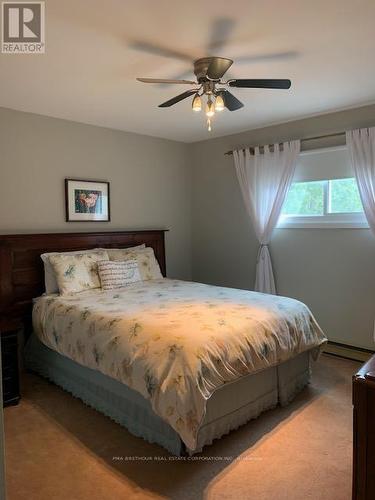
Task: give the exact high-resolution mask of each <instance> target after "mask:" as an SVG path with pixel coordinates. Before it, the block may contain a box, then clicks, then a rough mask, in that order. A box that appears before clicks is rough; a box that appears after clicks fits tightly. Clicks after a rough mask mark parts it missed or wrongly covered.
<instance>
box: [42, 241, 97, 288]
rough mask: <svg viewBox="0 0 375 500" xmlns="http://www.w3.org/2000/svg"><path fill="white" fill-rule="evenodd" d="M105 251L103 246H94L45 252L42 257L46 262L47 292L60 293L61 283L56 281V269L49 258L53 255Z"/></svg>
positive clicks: (45, 281)
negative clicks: (88, 248)
mask: <svg viewBox="0 0 375 500" xmlns="http://www.w3.org/2000/svg"><path fill="white" fill-rule="evenodd" d="M101 251H105V249H103V248H92V249H91V250H75V251H73V252H49V253H43V254H42V255H41V256H40V258H41V259H42V261H43V263H44V285H45V288H46V293H47V294H50V293H59V285H58V284H57V281H56V276H55V271H54V269H53V267H52V264H51V262H50V260H49V258H50V257H51V255H80V254H83V253H96V252H101Z"/></svg>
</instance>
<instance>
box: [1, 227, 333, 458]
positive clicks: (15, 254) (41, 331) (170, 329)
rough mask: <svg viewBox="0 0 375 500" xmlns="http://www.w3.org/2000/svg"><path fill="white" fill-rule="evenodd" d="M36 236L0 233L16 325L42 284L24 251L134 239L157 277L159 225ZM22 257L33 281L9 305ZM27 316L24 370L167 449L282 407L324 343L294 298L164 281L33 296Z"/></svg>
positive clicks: (191, 448) (191, 449)
mask: <svg viewBox="0 0 375 500" xmlns="http://www.w3.org/2000/svg"><path fill="white" fill-rule="evenodd" d="M4 238H5V240H6V241H5V242H4ZM61 239H63V242H61ZM40 240H41V237H40V235H29V236H18V237H16V236H13V237H12V236H10V237H1V239H0V255H1V252H2V258H1V259H0V265H1V262H2V265H3V267H4V265H6V263H8V270H9V271H10V275H11V276H12V279H11V280H9V279H8V288H6V287H5V288H4V284H3V286H2V288H1V289H0V297H1V290H3V291H4V290H5V291H6V290H7V291H8V299H9V298H12V297H13V301H12V300H10V301H9V300H8V305H7V311H9V313H11V312H12V311H13V314H14V313H15V312H18V315H20V314H21V311H23V313H22V314H23V317H24V319H25V324H28V325H30V313H31V309H32V304H31V298H32V297H38V296H40V295H41V292H42V288H43V285H42V281H41V278H42V273H41V272H40V271H41V269H40V267H41V265H40V263H39V262H38V263H37V259H36V257H38V256H39V255H40V254H41V253H43V252H44V251H45V250H46V249H48V250H53V251H66V250H68V249H69V250H70V249H87V248H94V247H97V246H100V247H104V248H106V247H112V248H115V247H129V246H134V245H137V244H141V243H146V244H147V246H150V247H152V248H153V249H154V252H155V255H156V257H157V259H158V261H159V263H160V267H161V270H162V273H163V275H164V276H165V253H164V232H163V231H150V232H148V231H144V232H128V233H127V232H121V233H88V234H87V235H84V234H82V233H80V234H74V235H70V236H65V235H43V240H44V246H40ZM68 242H69V243H68ZM38 243H39V244H38ZM30 246H31V247H32V248H30ZM4 247H5V248H4ZM20 254H21V255H22V254H23V259H22V258H20V257H21V255H20ZM6 255H7V259H5V258H4V257H5V256H6ZM30 256H32V258H31V259H30ZM20 263H22V266H23V267H19V265H20ZM26 263H29V266H31V268H32V269H33V271H34V272H36V273H38V274H35V277H37V278H36V280H35V281H36V283H35V285H37V286H38V287H39V289H38V291H37V290H36V289H34V290H31V288H30V289H28V290H27V298H26V300H24V301H23V302H20V301H19V300H17V299H18V297H19V295H18V294H17V293H16V290H17V289H18V286H19V284H20V281H22V280H20V279H19V277H20V276H23V277H24V279H26V280H29V279H30V275H31V274H32V273H31V272H30V271H31V268H30V267H29V269H28V270H27V266H25V264H26ZM15 277H17V278H18V280H17V279H15ZM10 284H11V285H12V287H9V285H10ZM35 288H36V287H35ZM35 292H36V293H35ZM38 292H39V293H38ZM33 319H34V327H35V328H34V330H35V332H34V333H33V334H32V335H31V337H30V339H29V341H28V344H27V348H26V361H27V366H28V367H29V368H31V369H32V370H34V371H36V372H38V373H40V374H41V375H43V376H45V377H47V378H49V379H50V380H51V381H53V382H55V383H56V384H58V385H60V386H61V387H63V388H64V389H66V390H68V391H69V392H71V393H72V394H73V395H75V396H77V397H79V398H80V399H82V400H83V401H84V402H85V403H87V404H89V405H91V406H93V407H94V408H96V409H98V410H99V411H102V412H103V413H105V414H106V415H108V416H109V417H111V418H113V419H114V420H115V421H117V422H119V423H120V424H122V425H124V426H125V427H127V428H128V429H129V431H130V432H132V433H134V434H136V435H138V436H141V437H143V438H145V439H147V440H148V441H150V442H156V443H158V444H160V445H162V446H164V447H165V448H166V449H168V450H169V451H170V452H171V453H173V454H175V455H180V454H182V453H186V452H187V453H189V454H193V453H196V452H198V451H200V450H202V448H203V446H205V445H207V444H209V443H211V442H212V441H213V439H215V438H219V437H221V436H222V435H224V434H226V433H228V432H229V431H230V430H232V429H235V428H237V427H238V426H240V425H242V424H244V423H246V422H247V421H248V420H250V419H251V418H255V417H257V416H258V415H260V414H261V413H262V412H263V411H265V410H267V409H269V408H272V407H274V406H276V405H277V404H282V405H285V404H287V403H288V402H289V401H290V400H291V399H292V398H293V397H294V396H295V395H296V394H297V392H298V391H300V390H301V389H302V388H303V387H304V386H305V385H306V384H307V383H308V382H309V379H310V363H311V359H313V358H315V359H316V357H317V356H318V354H319V351H320V348H321V346H322V344H324V342H325V341H326V339H325V337H324V334H323V333H322V331H321V330H320V328H319V326H318V325H317V323H316V321H315V319H314V318H313V316H312V315H311V313H310V311H309V310H308V308H307V307H306V306H305V305H304V304H302V303H300V302H298V301H296V300H293V299H289V298H282V297H273V296H269V295H266V294H257V293H254V292H248V291H244V290H234V289H227V288H221V287H214V286H209V285H204V284H200V283H192V282H183V281H178V280H169V279H166V278H164V279H160V280H151V281H150V282H141V283H135V284H133V285H130V286H129V287H127V289H126V290H124V289H121V290H120V291H108V292H103V291H98V290H93V291H88V292H82V293H81V294H76V295H75V296H73V297H69V296H68V297H60V296H56V295H53V296H41V297H40V298H39V299H37V300H36V302H35V305H34V313H33ZM31 330H32V329H31Z"/></svg>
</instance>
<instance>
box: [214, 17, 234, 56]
mask: <svg viewBox="0 0 375 500" xmlns="http://www.w3.org/2000/svg"><path fill="white" fill-rule="evenodd" d="M235 24H236V21H235V20H234V19H231V18H229V17H219V18H217V19H215V20H214V22H213V24H212V29H211V35H210V40H209V42H208V45H207V49H208V50H207V54H213V53H214V52H219V51H220V50H221V49H222V48H223V47H224V46H225V45H226V44H227V43H228V41H229V39H230V38H231V35H232V33H233V29H234V26H235Z"/></svg>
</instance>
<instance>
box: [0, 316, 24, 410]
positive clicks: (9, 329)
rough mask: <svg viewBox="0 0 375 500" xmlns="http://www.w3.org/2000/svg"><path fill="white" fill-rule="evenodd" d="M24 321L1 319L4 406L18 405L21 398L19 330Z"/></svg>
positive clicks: (0, 336)
mask: <svg viewBox="0 0 375 500" xmlns="http://www.w3.org/2000/svg"><path fill="white" fill-rule="evenodd" d="M20 329H22V323H21V322H20V321H17V320H13V319H1V320H0V338H1V367H2V378H3V406H9V405H16V404H17V403H18V402H19V400H20V386H19V369H18V332H19V330H20Z"/></svg>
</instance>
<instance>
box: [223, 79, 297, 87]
mask: <svg viewBox="0 0 375 500" xmlns="http://www.w3.org/2000/svg"><path fill="white" fill-rule="evenodd" d="M291 84H292V83H291V81H290V80H277V79H268V80H265V79H256V80H247V79H241V78H240V79H236V80H229V82H228V85H229V86H230V87H243V88H249V89H290V86H291Z"/></svg>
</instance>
